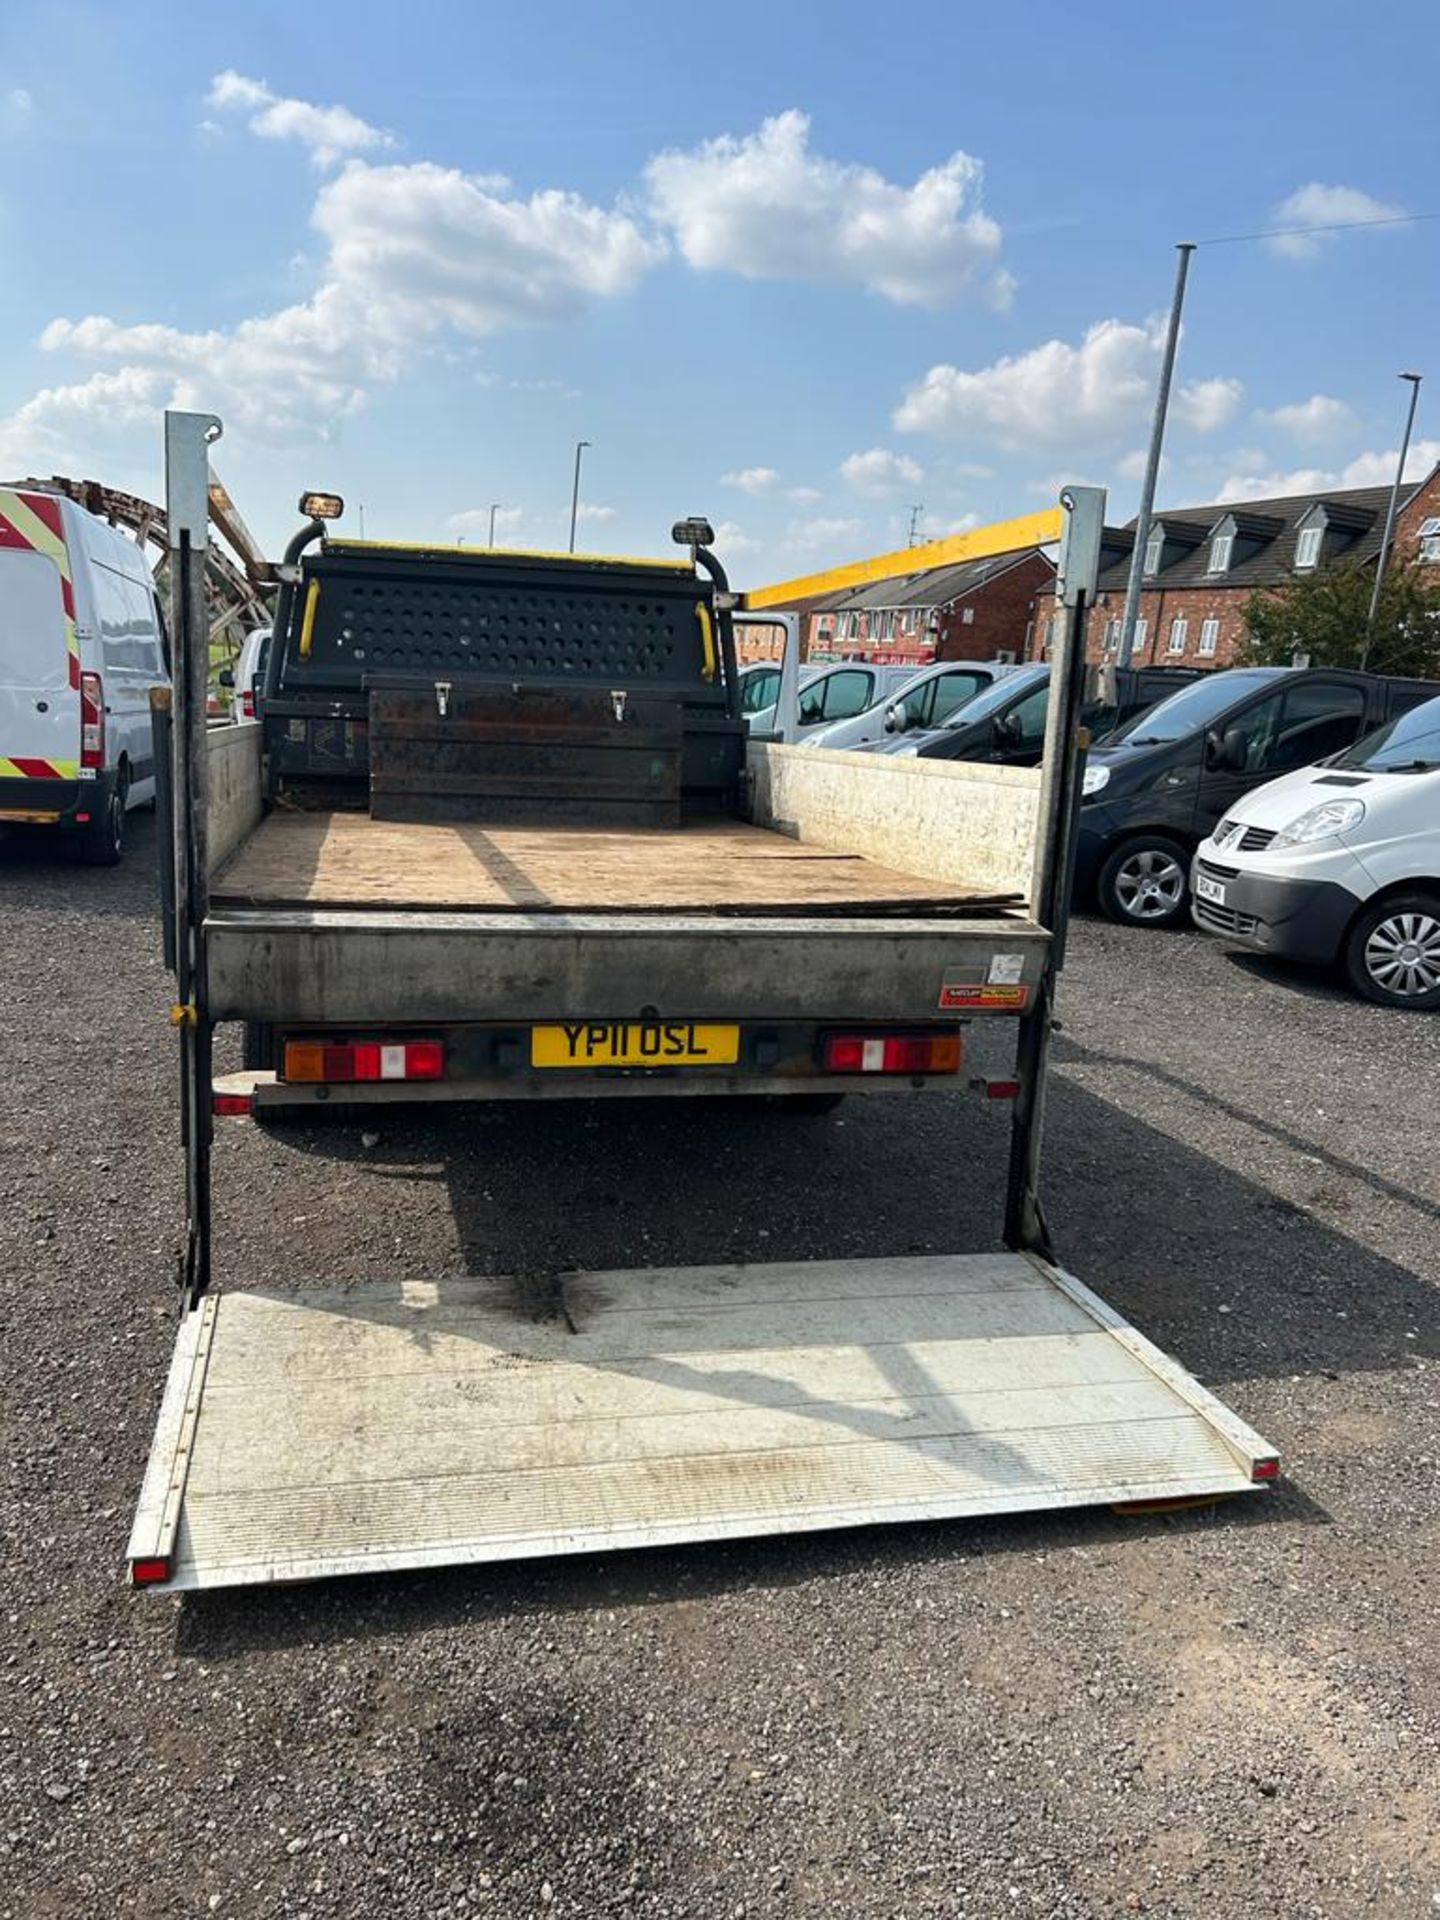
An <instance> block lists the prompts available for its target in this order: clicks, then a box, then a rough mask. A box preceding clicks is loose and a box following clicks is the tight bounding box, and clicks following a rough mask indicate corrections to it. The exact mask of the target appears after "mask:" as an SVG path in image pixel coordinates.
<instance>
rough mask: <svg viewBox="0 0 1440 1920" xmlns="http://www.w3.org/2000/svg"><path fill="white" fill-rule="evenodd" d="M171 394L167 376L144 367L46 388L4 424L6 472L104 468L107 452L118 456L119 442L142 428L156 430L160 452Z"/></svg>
mask: <svg viewBox="0 0 1440 1920" xmlns="http://www.w3.org/2000/svg"><path fill="white" fill-rule="evenodd" d="M166 394H167V388H166V383H165V380H164V379H163V377H162V376H161V375H160V374H157V373H154V372H151V371H149V370H148V369H146V368H143V367H122V368H120V370H119V371H118V372H116V373H95V374H92V375H91V376H90V378H89V379H88V380H81V381H77V382H76V383H74V384H73V385H70V386H59V387H42V388H41V390H40V391H39V393H36V394H32V395H31V397H30V398H29V399H28V400H27V401H26V402H25V403H24V405H23V406H21V407H18V408H17V409H16V411H15V412H14V413H13V414H11V415H10V417H9V419H8V420H0V472H4V473H10V474H12V475H13V474H31V473H39V472H42V471H43V470H44V469H45V468H46V467H49V468H51V469H52V470H58V469H61V468H63V467H65V466H67V465H74V464H77V463H78V464H80V465H87V464H90V463H91V461H92V460H94V462H95V463H96V464H99V454H100V451H101V449H103V450H104V452H105V453H106V455H107V456H109V457H110V458H115V457H117V455H118V454H119V452H120V449H119V448H118V446H117V439H118V438H121V437H125V436H133V435H134V431H135V429H137V428H140V429H145V428H153V429H154V434H155V442H154V448H155V451H157V452H158V448H159V424H160V408H161V406H162V405H163V404H164V401H165V398H166ZM77 456H78V459H77ZM112 484H114V483H113V482H112Z"/></svg>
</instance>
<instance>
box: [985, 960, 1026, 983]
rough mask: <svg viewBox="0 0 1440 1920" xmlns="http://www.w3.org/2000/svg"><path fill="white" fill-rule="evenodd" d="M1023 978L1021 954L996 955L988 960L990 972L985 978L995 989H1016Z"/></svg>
mask: <svg viewBox="0 0 1440 1920" xmlns="http://www.w3.org/2000/svg"><path fill="white" fill-rule="evenodd" d="M1024 977H1025V956H1024V954H1023V953H996V954H992V955H991V958H990V971H989V973H987V974H986V976H985V978H986V979H987V980H988V981H989V982H990V983H991V985H992V986H996V987H1018V986H1019V984H1020V982H1021V981H1022V980H1023V979H1024Z"/></svg>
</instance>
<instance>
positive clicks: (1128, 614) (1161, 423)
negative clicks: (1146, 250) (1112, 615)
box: [1115, 240, 1195, 667]
mask: <svg viewBox="0 0 1440 1920" xmlns="http://www.w3.org/2000/svg"><path fill="white" fill-rule="evenodd" d="M1175 251H1176V252H1177V253H1178V254H1179V256H1180V260H1179V264H1178V265H1177V266H1176V269H1175V294H1174V298H1173V299H1172V300H1171V302H1170V323H1169V325H1168V326H1167V328H1166V330H1165V352H1164V355H1163V357H1162V359H1161V361H1160V384H1159V386H1158V387H1157V388H1156V390H1155V418H1154V420H1153V421H1152V422H1151V425H1150V451H1149V453H1148V454H1147V455H1146V456H1145V480H1144V484H1143V485H1142V487H1141V489H1140V511H1139V512H1138V513H1137V514H1136V516H1135V550H1134V552H1133V553H1132V554H1131V555H1130V577H1129V578H1128V580H1127V581H1126V582H1125V611H1124V613H1123V614H1121V616H1120V651H1119V654H1118V655H1117V657H1116V662H1115V664H1116V665H1117V666H1119V667H1128V666H1129V664H1130V656H1131V654H1132V653H1133V652H1134V651H1135V622H1136V620H1137V619H1138V618H1139V615H1140V595H1141V592H1142V590H1143V587H1144V581H1145V548H1146V545H1147V543H1148V541H1149V539H1150V515H1151V512H1152V510H1153V509H1154V506H1155V482H1156V481H1157V480H1158V479H1159V477H1160V452H1161V449H1162V448H1163V446H1164V444H1165V416H1166V414H1167V413H1168V412H1169V410H1170V381H1171V378H1172V377H1173V375H1174V372H1175V349H1176V347H1177V346H1178V345H1179V344H1180V311H1181V309H1182V307H1183V306H1184V305H1185V282H1186V280H1187V279H1188V278H1189V274H1190V256H1191V254H1192V253H1194V251H1195V247H1194V244H1193V242H1191V241H1189V240H1182V241H1181V242H1180V244H1179V246H1178V247H1177V248H1176V249H1175Z"/></svg>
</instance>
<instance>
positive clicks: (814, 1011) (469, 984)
mask: <svg viewBox="0 0 1440 1920" xmlns="http://www.w3.org/2000/svg"><path fill="white" fill-rule="evenodd" d="M205 935H206V946H207V955H208V977H209V1004H210V1012H211V1015H212V1017H213V1018H215V1019H217V1020H256V1021H266V1022H271V1023H274V1024H277V1025H292V1026H293V1025H299V1024H302V1023H313V1024H314V1025H316V1026H321V1027H334V1026H345V1025H353V1026H371V1025H380V1026H384V1025H388V1024H395V1023H399V1024H402V1025H405V1026H408V1027H418V1026H421V1025H424V1024H426V1023H435V1024H441V1025H449V1024H452V1023H462V1022H463V1023H470V1022H477V1021H507V1022H508V1021H513V1022H516V1023H524V1022H534V1021H547V1020H576V1019H591V1020H594V1019H611V1020H621V1019H623V1020H634V1019H654V1020H681V1019H683V1020H735V1021H739V1022H740V1023H742V1024H745V1025H753V1024H756V1023H759V1022H767V1021H789V1022H800V1023H816V1024H824V1025H834V1024H836V1023H838V1022H842V1021H851V1020H853V1021H860V1022H866V1023H876V1024H885V1023H889V1022H895V1023H897V1024H899V1023H908V1022H910V1021H916V1022H925V1021H937V1020H944V1019H945V1018H946V1017H947V1016H948V1017H949V1018H950V1019H952V1020H953V1019H956V1018H962V1019H963V1018H970V1017H971V1016H973V1015H975V1014H978V1013H1011V1014H1016V1013H1022V1012H1024V1011H1025V1009H1026V1007H1027V1006H1028V1005H1030V1004H1031V1003H1032V1002H1033V999H1034V995H1035V992H1036V988H1037V985H1038V982H1039V978H1040V973H1041V970H1042V967H1043V965H1044V960H1045V952H1046V948H1047V945H1048V935H1047V934H1046V933H1045V932H1044V930H1043V929H1042V928H1041V927H1039V926H1037V925H1036V924H1035V922H1034V921H1031V920H1026V919H1023V918H1020V917H1018V916H1017V917H1015V918H1013V919H1002V918H998V917H997V918H974V919H955V920H942V919H930V920H911V919H875V920H847V919H799V918H793V919H768V920H767V919H738V918H722V917H720V916H713V917H707V916H703V915H678V916H661V915H648V914H629V915H621V914H575V913H506V914H494V913H488V914H487V913H420V912H391V913H375V912H342V911H333V910H332V911H325V910H308V911H280V910H269V909H266V910H246V909H238V908H237V909H217V910H215V911H213V912H212V913H211V915H210V917H209V918H208V919H207V921H206V923H205Z"/></svg>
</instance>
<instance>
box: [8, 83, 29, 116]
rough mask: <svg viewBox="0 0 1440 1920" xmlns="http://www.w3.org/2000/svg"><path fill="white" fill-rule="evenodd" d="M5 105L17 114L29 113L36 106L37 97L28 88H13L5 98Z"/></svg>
mask: <svg viewBox="0 0 1440 1920" xmlns="http://www.w3.org/2000/svg"><path fill="white" fill-rule="evenodd" d="M5 104H6V105H7V106H8V107H13V108H14V110H15V112H16V113H29V111H30V109H31V108H32V107H33V106H34V105H35V96H34V94H32V93H31V91H30V89H29V88H28V87H12V88H11V89H10V91H9V93H7V94H6V96H5Z"/></svg>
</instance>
